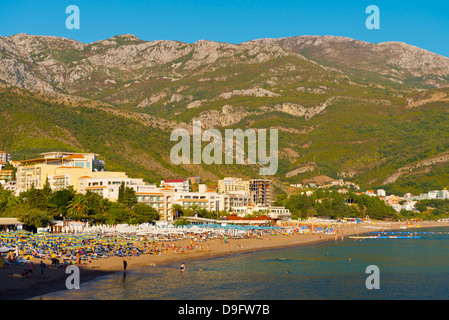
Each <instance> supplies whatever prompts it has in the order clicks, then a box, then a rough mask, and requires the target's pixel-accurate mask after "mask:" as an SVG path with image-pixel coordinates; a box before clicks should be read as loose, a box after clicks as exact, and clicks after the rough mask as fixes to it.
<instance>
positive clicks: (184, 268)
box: [180, 262, 186, 272]
mask: <svg viewBox="0 0 449 320" xmlns="http://www.w3.org/2000/svg"><path fill="white" fill-rule="evenodd" d="M180 270H181V272H184V271H185V270H186V265H185V263H184V262H183V263H182V264H181V268H180Z"/></svg>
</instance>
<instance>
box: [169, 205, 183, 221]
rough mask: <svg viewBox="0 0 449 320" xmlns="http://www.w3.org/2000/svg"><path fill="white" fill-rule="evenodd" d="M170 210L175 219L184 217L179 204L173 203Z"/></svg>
mask: <svg viewBox="0 0 449 320" xmlns="http://www.w3.org/2000/svg"><path fill="white" fill-rule="evenodd" d="M171 210H172V212H173V215H174V217H175V219H177V218H179V217H180V216H183V215H184V210H185V209H184V207H183V206H181V205H180V204H179V203H173V204H172V206H171Z"/></svg>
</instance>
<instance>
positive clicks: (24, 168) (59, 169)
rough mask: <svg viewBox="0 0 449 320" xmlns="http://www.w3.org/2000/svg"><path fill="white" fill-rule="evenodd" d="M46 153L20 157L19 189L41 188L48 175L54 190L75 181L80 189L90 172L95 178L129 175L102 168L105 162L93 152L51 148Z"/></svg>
mask: <svg viewBox="0 0 449 320" xmlns="http://www.w3.org/2000/svg"><path fill="white" fill-rule="evenodd" d="M42 155H44V157H43V158H38V159H31V160H23V161H19V165H18V167H17V173H16V180H17V191H18V192H21V191H26V190H28V189H30V188H31V186H32V185H34V187H35V188H37V189H41V188H42V187H43V186H44V184H45V181H46V180H47V179H48V181H49V183H50V186H51V188H52V189H53V190H61V189H64V188H66V187H68V186H69V185H72V186H73V187H74V189H75V190H76V191H77V192H80V186H79V179H80V178H81V177H84V176H87V175H88V176H91V177H93V178H103V177H127V176H126V174H125V173H124V172H107V171H99V170H98V169H100V170H103V169H104V162H102V161H100V160H97V158H96V155H95V154H92V153H88V154H77V153H63V152H51V153H44V154H42Z"/></svg>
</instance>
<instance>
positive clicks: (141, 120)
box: [0, 34, 449, 193]
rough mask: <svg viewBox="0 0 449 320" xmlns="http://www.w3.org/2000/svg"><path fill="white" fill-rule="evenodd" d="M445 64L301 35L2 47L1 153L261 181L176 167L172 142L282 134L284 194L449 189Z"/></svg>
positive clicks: (29, 38) (420, 52) (6, 41)
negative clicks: (96, 158)
mask: <svg viewBox="0 0 449 320" xmlns="http://www.w3.org/2000/svg"><path fill="white" fill-rule="evenodd" d="M448 105H449V58H447V57H444V56H440V55H437V54H435V53H432V52H429V51H427V50H424V49H421V48H418V47H415V46H412V45H409V44H405V43H401V42H384V43H377V44H373V43H368V42H363V41H359V40H354V39H350V38H346V37H335V36H299V37H289V38H279V39H257V40H253V41H248V42H244V43H241V44H229V43H222V42H214V41H206V40H200V41H197V42H195V43H183V42H179V41H165V40H161V41H143V40H141V39H139V38H137V37H136V36H134V35H129V34H126V35H119V36H115V37H112V38H110V39H107V40H102V41H97V42H93V43H90V44H84V43H81V42H78V41H75V40H71V39H66V38H59V37H53V36H33V35H27V34H16V35H13V36H9V37H1V36H0V121H1V123H2V130H0V149H7V150H8V151H9V152H11V153H12V154H13V158H14V159H16V160H19V159H24V158H32V157H36V156H38V154H39V153H40V152H45V151H54V150H67V151H76V152H96V153H98V154H99V155H100V157H103V158H104V159H105V160H106V164H107V167H108V169H109V170H123V171H126V172H128V173H129V174H130V175H131V176H136V177H144V178H145V179H146V180H148V181H152V182H158V181H160V179H161V178H164V177H165V178H169V177H185V176H190V175H200V176H202V178H203V179H204V180H205V181H208V183H209V184H211V185H213V184H214V183H216V180H217V179H219V178H222V177H224V176H228V175H233V176H239V177H244V178H257V177H259V176H258V172H259V170H258V168H257V166H255V165H213V164H212V165H205V164H203V165H193V164H192V165H174V164H172V163H171V161H170V157H169V154H170V149H171V147H172V146H173V145H174V144H175V142H171V141H170V133H171V132H172V130H173V129H175V128H186V129H188V130H190V129H189V128H191V124H192V121H193V120H200V121H201V123H202V125H203V127H204V128H205V129H206V128H215V129H218V130H220V131H224V129H226V128H241V129H243V130H245V129H247V128H266V129H268V128H275V129H278V131H279V152H280V153H279V156H280V158H279V169H278V172H277V174H276V175H275V176H274V177H269V178H273V179H274V181H275V183H276V186H277V187H278V188H279V189H283V190H287V189H288V188H287V186H288V185H289V184H291V183H302V182H304V181H316V182H319V181H322V180H323V178H325V179H324V180H326V181H329V180H330V179H344V180H347V181H351V182H354V183H357V184H359V185H360V186H361V187H363V188H384V189H386V190H387V191H390V192H395V193H403V192H415V193H416V192H422V191H428V190H430V189H439V188H444V187H446V186H447V185H448V182H449V180H448V179H449V166H448V161H449V152H448V151H447V150H448V147H449V139H447V138H448V136H449V134H448V132H449V131H448V126H449V121H448V120H449V114H448Z"/></svg>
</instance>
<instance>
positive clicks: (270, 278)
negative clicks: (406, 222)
mask: <svg viewBox="0 0 449 320" xmlns="http://www.w3.org/2000/svg"><path fill="white" fill-rule="evenodd" d="M413 230H414V231H418V232H435V233H430V234H427V233H418V234H417V235H418V236H420V237H421V238H420V239H367V240H363V241H354V240H353V239H348V238H345V240H344V241H341V240H339V241H338V242H329V243H322V244H316V245H310V246H298V247H294V248H286V249H276V250H268V251H263V252H253V253H251V254H248V253H246V254H237V255H232V256H227V257H223V258H215V259H208V260H199V261H191V262H189V261H187V264H186V271H185V272H184V274H181V272H180V271H179V264H178V263H177V264H170V265H166V266H156V267H147V268H142V269H139V270H128V272H127V275H126V277H124V276H123V273H117V274H113V275H108V276H104V277H101V278H98V279H96V280H94V281H90V282H86V283H82V284H81V289H79V290H64V291H59V292H55V293H52V294H48V295H45V296H41V297H38V298H42V299H107V300H109V299H113V300H118V299H139V300H140V299H157V300H163V299H170V300H177V299H189V300H200V299H206V300H220V299H226V300H231V299H238V300H251V299H257V300H264V299H271V300H289V299H448V298H449V228H427V229H424V228H417V229H413ZM131 261H132V260H131ZM369 265H376V266H378V267H379V270H380V289H379V290H375V289H373V290H368V289H367V288H366V286H365V280H366V279H367V277H368V276H369V275H370V274H367V273H365V270H366V267H367V266H369ZM200 268H201V269H202V271H200ZM286 270H288V271H289V272H288V273H287V272H286ZM81 277H82V274H81Z"/></svg>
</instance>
